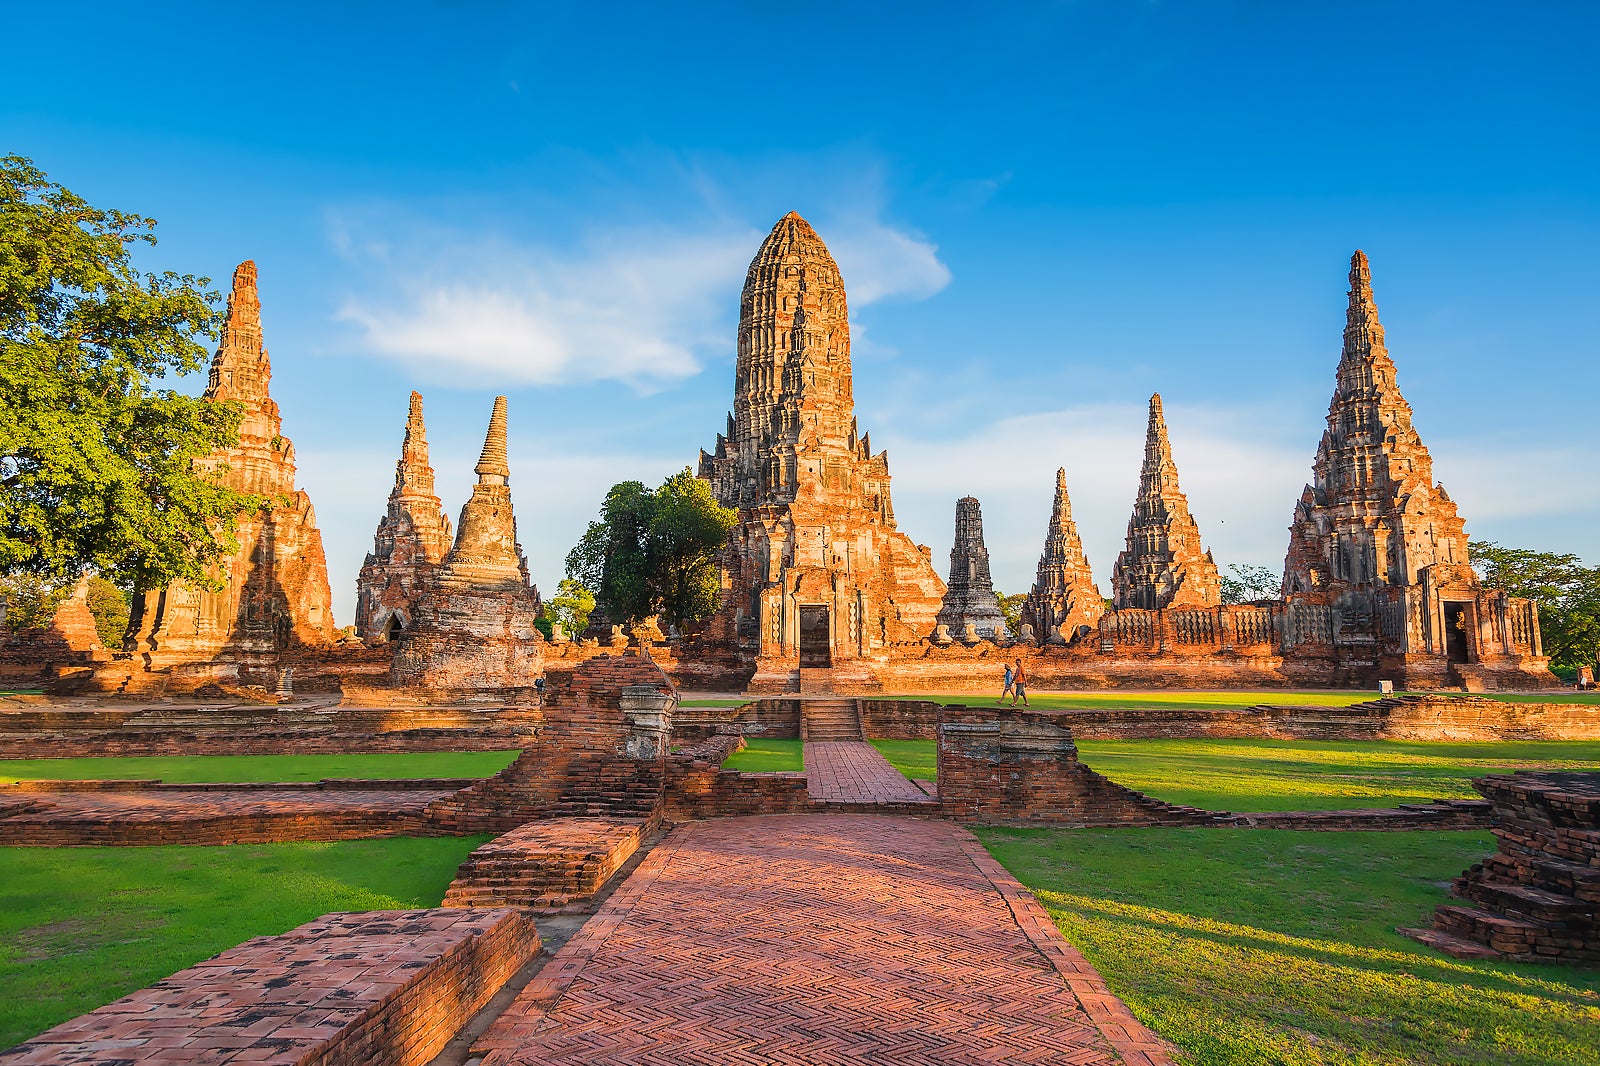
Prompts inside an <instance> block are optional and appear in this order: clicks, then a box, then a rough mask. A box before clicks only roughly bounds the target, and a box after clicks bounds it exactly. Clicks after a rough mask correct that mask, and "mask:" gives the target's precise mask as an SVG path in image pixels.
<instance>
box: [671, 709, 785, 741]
mask: <svg viewBox="0 0 1600 1066" xmlns="http://www.w3.org/2000/svg"><path fill="white" fill-rule="evenodd" d="M730 731H732V732H738V733H743V734H744V735H745V736H748V737H798V736H799V735H800V701H799V700H797V699H770V698H769V699H757V700H751V701H750V702H749V703H745V704H742V705H740V706H738V707H682V706H680V707H679V708H678V709H677V711H676V712H674V715H673V719H672V739H673V740H674V741H679V742H682V741H688V742H691V743H693V742H697V741H701V740H705V739H706V738H708V737H710V736H711V735H712V734H714V733H719V732H722V733H726V732H730Z"/></svg>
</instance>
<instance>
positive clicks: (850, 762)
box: [805, 741, 933, 805]
mask: <svg viewBox="0 0 1600 1066" xmlns="http://www.w3.org/2000/svg"><path fill="white" fill-rule="evenodd" d="M805 762H806V783H807V784H806V787H807V789H808V790H809V791H810V793H811V798H812V799H813V800H815V801H816V802H818V803H927V804H930V805H931V804H932V803H933V801H932V800H930V799H929V798H928V795H927V793H925V792H923V791H922V789H920V788H918V787H917V786H916V785H913V784H912V783H911V782H910V781H908V780H906V775H905V774H902V773H901V772H900V771H899V770H896V769H895V768H894V765H893V764H892V763H890V762H889V760H888V759H885V758H884V757H883V756H882V755H881V754H879V752H878V749H877V748H874V747H873V746H872V745H871V744H864V743H862V742H860V741H856V742H854V743H851V742H848V741H827V742H819V743H813V744H807V745H806V746H805Z"/></svg>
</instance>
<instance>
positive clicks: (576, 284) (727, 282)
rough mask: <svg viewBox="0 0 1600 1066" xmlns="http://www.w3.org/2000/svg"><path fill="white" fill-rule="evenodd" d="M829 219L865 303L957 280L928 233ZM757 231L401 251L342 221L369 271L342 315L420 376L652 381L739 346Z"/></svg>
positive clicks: (853, 288)
mask: <svg viewBox="0 0 1600 1066" xmlns="http://www.w3.org/2000/svg"><path fill="white" fill-rule="evenodd" d="M393 229H395V230H400V229H403V227H398V226H397V227H393ZM826 230H827V232H825V234H824V240H826V241H828V243H829V246H830V250H832V251H833V252H834V254H835V258H836V259H837V260H838V261H839V263H840V269H841V271H842V272H843V273H844V275H845V278H846V284H847V286H848V288H849V294H850V299H851V303H852V305H853V306H855V307H858V308H859V307H864V306H867V305H870V304H872V303H874V302H877V301H879V300H884V299H889V298H902V299H923V298H925V297H927V296H930V295H932V294H933V293H935V292H938V291H939V290H940V289H942V288H943V287H944V286H945V285H947V284H948V283H949V280H950V271H949V269H948V268H947V267H946V266H945V265H944V263H943V262H941V261H940V260H939V257H938V249H937V248H936V246H935V245H934V244H933V243H931V242H930V241H928V240H927V239H925V238H923V237H922V236H920V235H917V234H914V233H911V232H908V231H905V230H902V229H897V228H895V227H894V226H891V225H889V224H888V223H886V222H884V221H882V220H881V219H879V218H877V217H874V216H860V215H857V216H845V217H842V218H840V219H838V220H837V221H836V222H835V223H834V224H833V225H831V226H828V227H826ZM762 236H763V234H762V233H761V232H760V231H759V230H756V229H754V228H752V227H748V226H745V225H738V224H727V223H722V224H715V223H713V224H708V225H707V226H705V227H701V228H697V229H670V228H664V227H658V228H648V229H644V228H635V229H612V230H606V231H601V232H596V233H590V234H589V235H587V236H586V237H584V238H582V239H581V240H580V241H579V242H578V243H577V244H576V245H575V246H568V247H554V246H549V245H540V244H533V243H525V244H514V243H509V242H507V241H505V240H503V239H499V238H493V237H486V236H478V235H474V234H471V233H464V232H459V231H453V232H444V233H439V232H434V233H431V234H430V235H429V239H428V240H427V241H426V242H421V241H419V242H417V244H416V245H415V246H414V247H401V246H396V245H394V244H393V243H392V242H390V241H388V240H387V239H375V238H367V237H364V236H363V235H361V234H359V233H356V232H353V229H352V227H351V226H350V225H349V224H348V223H343V222H341V223H340V224H338V225H336V226H335V227H334V228H333V230H332V234H331V240H332V242H333V244H334V246H335V248H336V249H338V250H339V251H340V252H341V254H344V255H345V256H347V257H348V258H350V259H351V260H352V261H354V262H355V263H357V265H359V266H360V267H362V268H363V269H362V273H363V274H364V275H365V276H367V277H368V278H370V281H369V283H368V284H367V285H366V286H364V287H363V289H362V290H361V291H359V292H357V293H353V294H352V295H350V296H349V297H348V298H347V299H346V300H345V301H344V302H343V304H342V306H341V307H340V310H339V312H338V317H339V318H340V319H341V320H343V321H346V322H348V323H350V324H352V325H353V326H355V327H356V328H357V330H358V331H359V344H360V346H361V348H362V349H363V350H365V351H366V352H367V353H369V354H371V355H376V356H379V357H382V358H386V359H391V360H394V361H396V362H399V363H401V364H403V365H405V366H406V367H407V368H408V369H409V370H410V371H411V372H412V373H414V374H416V375H417V376H418V377H420V378H422V379H424V380H435V381H439V380H443V381H449V380H450V377H451V376H452V375H454V374H457V373H459V372H462V371H468V372H471V373H473V374H474V375H478V376H481V377H483V378H485V379H486V380H487V381H488V382H490V383H493V384H496V385H504V386H508V387H509V386H518V385H567V384H582V383H586V382H594V381H603V380H616V381H623V382H626V383H628V384H630V385H634V386H636V387H639V388H641V389H649V388H653V387H659V386H660V385H663V384H665V383H669V382H671V381H674V380H678V379H682V378H686V377H689V376H691V375H693V374H695V373H697V372H698V371H699V370H700V369H701V368H702V367H703V366H704V365H705V363H706V362H707V360H709V359H712V358H715V357H716V356H718V355H722V354H726V353H731V352H732V350H733V344H734V336H733V334H734V330H733V323H734V320H735V317H736V315H737V312H738V295H739V290H740V287H741V285H742V283H743V279H744V272H745V269H746V266H747V265H748V263H749V261H750V258H751V257H752V256H753V255H754V254H755V251H756V249H757V248H758V247H759V246H760V243H761V239H762Z"/></svg>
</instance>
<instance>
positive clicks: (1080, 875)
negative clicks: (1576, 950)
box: [977, 828, 1600, 1066]
mask: <svg viewBox="0 0 1600 1066" xmlns="http://www.w3.org/2000/svg"><path fill="white" fill-rule="evenodd" d="M977 833H978V835H979V838H980V839H981V840H982V841H983V842H984V844H985V846H986V847H988V849H989V850H990V852H991V853H992V854H993V855H994V856H995V858H997V859H998V860H999V861H1000V862H1001V863H1002V864H1004V865H1005V866H1006V868H1007V869H1009V870H1010V871H1011V872H1012V874H1013V875H1015V876H1016V877H1017V879H1018V880H1020V881H1021V882H1022V883H1023V884H1024V885H1027V886H1028V887H1029V888H1030V889H1032V890H1033V891H1034V892H1035V894H1036V895H1037V896H1038V898H1039V901H1040V903H1041V904H1043V906H1044V907H1045V909H1046V910H1047V911H1048V912H1049V914H1050V916H1051V918H1052V919H1053V920H1054V921H1055V922H1056V924H1057V926H1058V927H1059V928H1060V929H1061V931H1062V933H1063V934H1064V935H1065V936H1066V938H1067V939H1068V940H1069V941H1071V942H1072V943H1073V944H1074V945H1075V946H1076V947H1077V948H1078V949H1079V950H1080V951H1082V952H1083V953H1084V955H1085V956H1086V957H1087V958H1088V959H1089V961H1090V962H1091V963H1092V964H1093V965H1094V966H1095V968H1096V969H1098V970H1099V971H1100V973H1101V974H1102V975H1103V976H1104V977H1105V979H1106V982H1107V984H1108V985H1109V986H1110V989H1111V991H1112V992H1113V993H1114V994H1116V995H1118V996H1120V997H1122V998H1123V999H1124V1000H1125V1001H1127V1003H1128V1005H1129V1007H1130V1008H1132V1010H1133V1012H1134V1013H1135V1014H1136V1015H1137V1016H1138V1017H1139V1019H1140V1020H1141V1021H1142V1022H1144V1023H1145V1024H1146V1025H1148V1026H1150V1027H1151V1028H1152V1029H1154V1030H1155V1031H1156V1032H1157V1033H1159V1034H1160V1035H1161V1036H1162V1037H1164V1038H1166V1039H1167V1040H1170V1041H1173V1042H1174V1043H1175V1044H1177V1045H1178V1046H1179V1047H1180V1048H1181V1049H1182V1051H1183V1055H1184V1058H1183V1061H1184V1062H1186V1063H1189V1064H1192V1066H1247V1064H1248V1066H1254V1064H1258V1063H1281V1064H1285V1066H1333V1064H1338V1066H1354V1064H1361V1066H1376V1064H1379V1063H1383V1064H1391V1063H1411V1064H1416V1066H1446V1064H1449V1066H1459V1064H1475V1066H1476V1064H1482V1066H1489V1064H1495V1066H1553V1064H1581V1066H1595V1064H1597V1063H1600V973H1595V972H1594V971H1585V970H1579V969H1575V968H1568V967H1544V966H1528V965H1516V964H1509V963H1491V962H1469V961H1465V960H1459V959H1452V958H1449V957H1448V956H1445V955H1441V954H1438V953H1435V952H1433V951H1431V950H1429V949H1427V948H1424V947H1422V946H1421V945H1420V944H1416V943H1413V942H1412V941H1409V940H1406V939H1405V938H1403V937H1401V936H1400V935H1399V934H1397V933H1395V932H1394V927H1395V926H1396V925H1404V926H1414V925H1425V924H1427V919H1428V916H1429V915H1430V914H1431V912H1432V909H1433V907H1434V906H1435V905H1436V904H1438V903H1443V902H1445V900H1446V893H1445V889H1444V887H1443V886H1444V885H1445V884H1447V883H1448V881H1449V879H1450V878H1452V877H1454V876H1456V875H1457V874H1459V873H1460V872H1461V871H1462V870H1463V869H1464V868H1465V867H1466V866H1468V865H1470V864H1471V863H1472V862H1474V861H1476V860H1477V859H1479V858H1481V857H1483V856H1484V855H1486V854H1488V853H1489V852H1491V851H1493V850H1494V847H1493V840H1492V838H1491V837H1490V836H1489V835H1488V834H1487V833H1479V832H1409V833H1360V832H1355V833H1309V832H1304V833H1303V832H1283V831H1250V830H1216V829H1114V830H1049V829H1006V828H981V829H978V830H977Z"/></svg>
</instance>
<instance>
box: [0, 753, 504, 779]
mask: <svg viewBox="0 0 1600 1066" xmlns="http://www.w3.org/2000/svg"><path fill="white" fill-rule="evenodd" d="M516 757H517V753H516V752H514V751H421V752H408V753H403V754H389V753H386V752H379V753H370V754H355V755H173V756H167V755H156V756H148V757H147V756H126V757H116V758H92V759H0V782H3V781H37V780H41V779H48V780H66V781H127V780H130V779H145V778H156V779H159V780H162V781H171V782H174V783H178V782H183V783H190V784H193V783H198V782H203V781H320V780H322V779H323V778H325V777H335V778H337V777H353V778H363V779H370V778H385V777H390V778H402V777H404V778H416V777H490V776H492V775H494V774H496V773H499V772H500V771H501V770H504V769H505V768H506V767H507V766H509V765H511V760H513V759H515V758H516Z"/></svg>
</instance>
